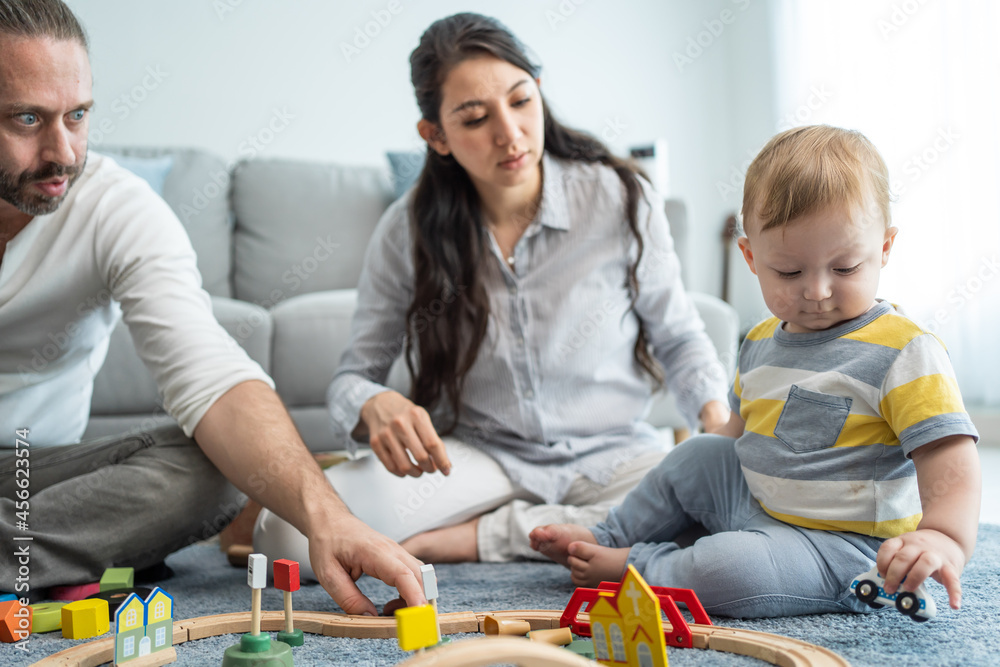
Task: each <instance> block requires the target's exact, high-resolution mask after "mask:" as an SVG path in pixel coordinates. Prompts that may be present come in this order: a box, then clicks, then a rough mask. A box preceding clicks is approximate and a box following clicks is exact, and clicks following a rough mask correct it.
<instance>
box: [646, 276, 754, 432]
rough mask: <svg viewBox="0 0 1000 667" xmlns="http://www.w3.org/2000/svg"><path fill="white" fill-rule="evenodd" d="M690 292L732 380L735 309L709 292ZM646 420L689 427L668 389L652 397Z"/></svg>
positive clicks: (736, 334) (736, 325)
mask: <svg viewBox="0 0 1000 667" xmlns="http://www.w3.org/2000/svg"><path fill="white" fill-rule="evenodd" d="M688 295H689V296H690V297H691V300H692V301H693V302H694V305H695V307H696V308H697V309H698V315H700V316H701V319H702V321H703V322H704V323H705V333H707V334H708V337H709V338H710V339H711V340H712V344H713V345H714V346H715V351H716V353H717V354H718V355H719V361H721V362H722V365H723V367H725V369H726V377H727V378H729V379H732V377H733V374H734V373H735V371H736V355H737V348H738V345H739V335H740V318H739V315H738V314H737V313H736V309H735V308H733V307H732V306H730V305H729V304H728V303H726V302H725V301H723V300H722V299H719V298H718V297H714V296H712V295H710V294H703V293H701V292H689V293H688ZM646 420H647V421H648V422H649V423H650V424H652V425H653V426H655V427H657V428H676V429H685V428H688V424H687V421H686V420H685V419H684V417H683V415H681V413H680V411H679V410H678V409H677V402H676V399H675V398H674V396H673V394H671V393H669V392H666V391H661V392H659V393H657V394H656V396H654V397H653V404H652V405H651V406H650V410H649V415H648V416H647V417H646Z"/></svg>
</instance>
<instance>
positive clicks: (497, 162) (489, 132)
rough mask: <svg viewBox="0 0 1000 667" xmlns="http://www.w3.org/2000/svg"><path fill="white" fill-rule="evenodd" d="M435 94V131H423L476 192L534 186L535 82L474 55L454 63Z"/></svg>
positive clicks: (538, 113)
mask: <svg viewBox="0 0 1000 667" xmlns="http://www.w3.org/2000/svg"><path fill="white" fill-rule="evenodd" d="M441 92H442V100H441V110H440V111H441V132H440V133H434V132H433V131H431V132H430V133H429V134H430V138H429V141H430V143H431V146H432V147H433V148H434V150H436V151H437V152H438V153H440V154H442V155H448V154H449V153H450V154H451V155H452V156H454V158H455V160H456V161H457V162H458V163H459V164H460V165H462V167H463V168H464V169H465V171H466V172H468V174H469V176H470V178H472V181H473V183H474V184H475V186H476V188H477V189H478V190H479V191H480V192H483V189H484V188H486V189H488V190H489V189H495V188H497V187H500V188H508V187H517V186H526V187H537V184H538V183H539V176H540V172H539V163H540V162H541V159H542V151H543V148H544V145H545V132H544V129H543V128H544V122H543V120H542V98H541V94H540V93H539V90H538V81H536V80H535V79H532V78H531V75H530V74H528V73H527V72H525V71H524V70H522V69H520V68H518V67H516V66H514V65H512V64H510V63H508V62H507V61H505V60H500V59H499V58H494V57H493V56H480V57H476V58H469V59H468V60H464V61H462V62H461V63H460V64H459V65H457V66H455V67H454V68H453V69H452V70H451V72H449V73H448V76H447V78H446V79H445V81H444V84H443V85H442V87H441ZM422 122H425V121H422ZM428 125H429V124H428ZM432 127H433V126H430V127H427V128H426V129H427V130H431V129H432ZM421 134H422V135H423V134H424V129H422V131H421ZM425 138H428V136H425Z"/></svg>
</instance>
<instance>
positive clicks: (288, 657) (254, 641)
mask: <svg viewBox="0 0 1000 667" xmlns="http://www.w3.org/2000/svg"><path fill="white" fill-rule="evenodd" d="M289 574H290V573H289ZM289 583H290V582H289ZM247 585H248V586H250V591H251V595H252V597H251V608H250V632H248V633H246V634H244V635H242V636H241V637H240V643H239V644H233V645H232V646H230V647H229V648H227V649H226V653H225V655H224V656H223V658H222V667H253V666H254V665H268V666H269V667H282V666H283V667H292V665H293V662H292V647H291V646H289V645H288V644H286V643H285V642H281V641H276V642H272V641H271V636H270V635H267V634H263V635H262V634H261V633H260V592H261V590H262V589H263V588H265V587H266V586H267V556H265V555H264V554H250V557H249V558H248V559H247Z"/></svg>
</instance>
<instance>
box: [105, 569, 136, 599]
mask: <svg viewBox="0 0 1000 667" xmlns="http://www.w3.org/2000/svg"><path fill="white" fill-rule="evenodd" d="M134 583H135V570H134V569H132V568H131V567H109V568H108V569H106V570H105V571H104V575H103V576H102V577H101V592H102V593H104V592H105V591H116V590H118V589H119V588H132V586H133V585H134Z"/></svg>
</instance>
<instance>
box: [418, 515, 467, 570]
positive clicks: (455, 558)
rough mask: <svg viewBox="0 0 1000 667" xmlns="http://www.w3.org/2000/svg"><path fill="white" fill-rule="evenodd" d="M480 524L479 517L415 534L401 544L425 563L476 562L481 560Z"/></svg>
mask: <svg viewBox="0 0 1000 667" xmlns="http://www.w3.org/2000/svg"><path fill="white" fill-rule="evenodd" d="M478 526H479V518H478V517H477V518H475V519H473V520H472V521H466V522H465V523H460V524H458V525H457V526H449V527H447V528H438V529H437V530H428V531H427V532H426V533H420V534H418V535H414V536H413V537H411V538H410V539H408V540H403V541H402V542H400V543H399V545H400V546H401V547H403V548H404V549H406V550H407V551H409V552H410V555H411V556H413V557H414V558H418V559H420V560H422V561H424V562H425V563H474V562H476V561H478V560H479V543H478V541H477V540H476V528H478Z"/></svg>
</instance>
